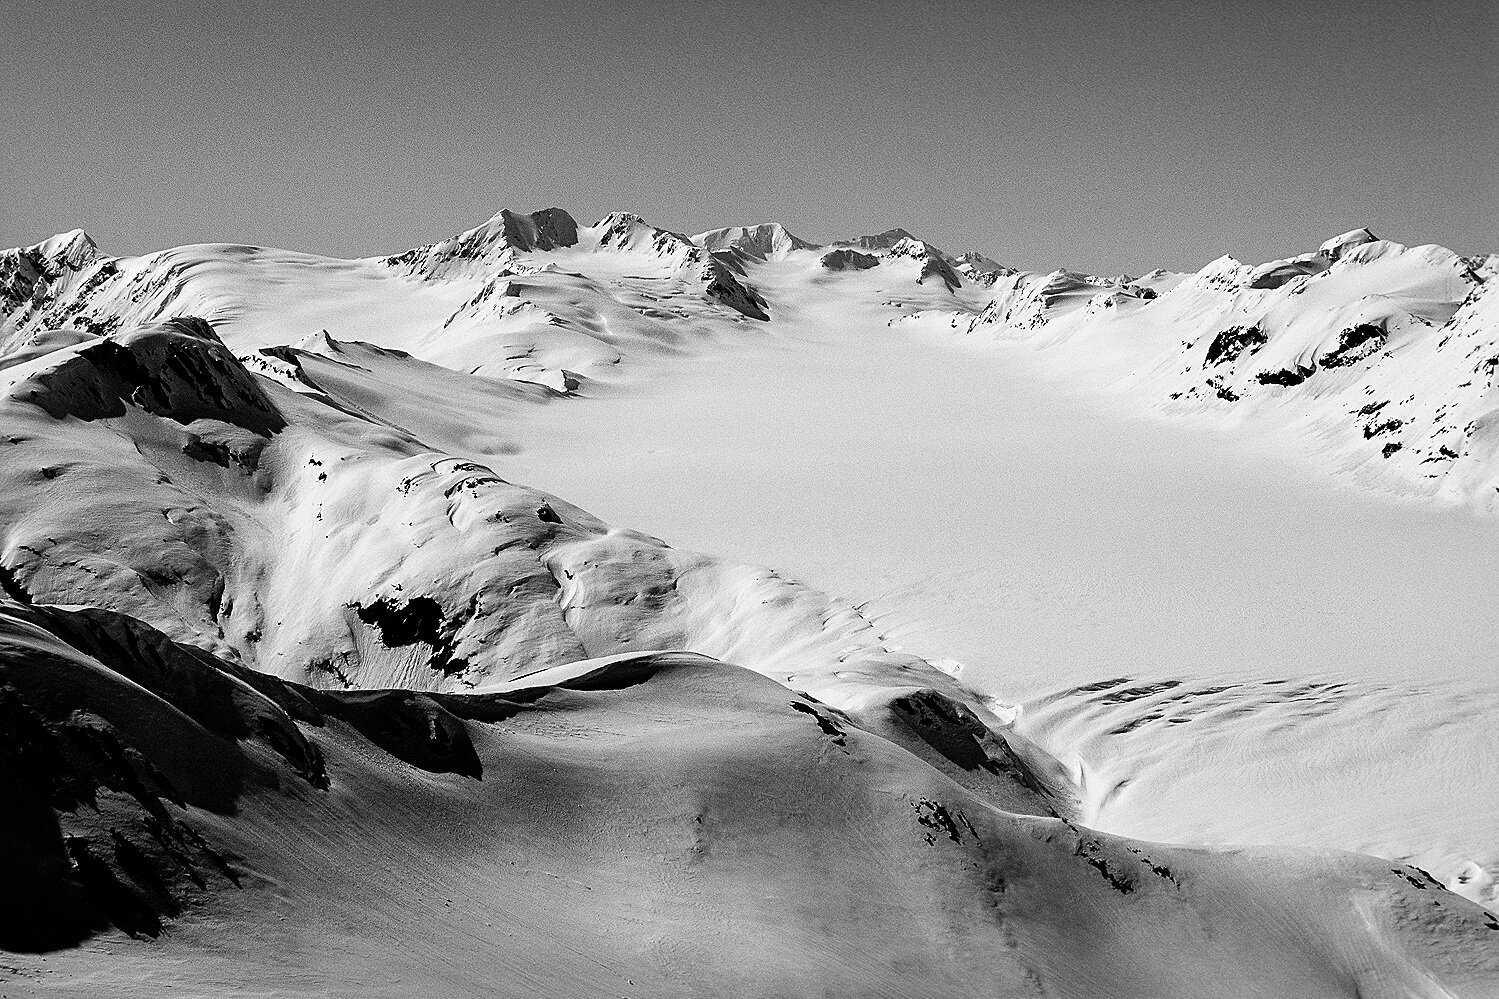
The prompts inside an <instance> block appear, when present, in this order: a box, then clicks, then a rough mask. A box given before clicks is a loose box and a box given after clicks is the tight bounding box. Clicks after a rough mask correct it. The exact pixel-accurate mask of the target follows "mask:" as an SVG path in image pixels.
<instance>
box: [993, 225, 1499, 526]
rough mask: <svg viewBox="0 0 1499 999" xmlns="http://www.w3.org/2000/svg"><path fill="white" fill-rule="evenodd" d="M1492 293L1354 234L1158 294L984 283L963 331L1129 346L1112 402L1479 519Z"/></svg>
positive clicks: (1071, 279) (1495, 341)
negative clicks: (1153, 407) (1283, 441)
mask: <svg viewBox="0 0 1499 999" xmlns="http://www.w3.org/2000/svg"><path fill="white" fill-rule="evenodd" d="M1493 288H1494V285H1493V281H1492V278H1491V277H1489V276H1486V274H1485V273H1484V272H1483V270H1482V267H1481V261H1479V260H1476V259H1475V260H1469V259H1465V258H1462V257H1459V256H1458V255H1457V254H1455V253H1452V252H1451V251H1450V250H1446V249H1443V248H1441V247H1437V246H1418V247H1406V246H1401V245H1399V244H1397V243H1391V242H1388V241H1385V240H1378V239H1375V238H1373V236H1372V235H1371V234H1370V233H1369V232H1368V230H1364V229H1360V230H1355V231H1354V232H1352V233H1348V234H1345V235H1344V236H1340V237H1337V238H1336V239H1334V240H1329V241H1328V242H1327V243H1326V244H1324V245H1323V247H1322V249H1320V250H1318V251H1317V252H1315V253H1312V254H1304V255H1302V256H1299V257H1293V258H1289V259H1287V260H1281V261H1272V262H1271V263H1269V264H1265V265H1263V266H1260V267H1249V266H1247V265H1244V264H1241V263H1239V262H1238V261H1236V260H1233V259H1232V258H1227V257H1225V258H1223V259H1221V260H1217V261H1214V262H1213V263H1211V264H1209V265H1208V266H1207V267H1205V268H1203V269H1202V270H1201V271H1199V272H1197V273H1196V274H1194V275H1192V276H1190V277H1188V278H1187V279H1186V280H1183V281H1181V282H1179V283H1176V284H1175V285H1174V286H1172V287H1169V288H1162V289H1161V291H1160V294H1159V295H1157V294H1156V292H1155V290H1154V289H1152V288H1148V287H1143V285H1142V284H1125V285H1117V286H1113V287H1110V286H1108V285H1105V284H1101V283H1100V279H1096V278H1082V277H1080V276H1076V275H1070V274H1067V273H1065V272H1056V273H1053V274H1051V275H1048V276H1046V277H1044V278H1041V277H1037V276H1031V275H1018V276H1016V277H1015V278H1013V279H1007V280H1002V281H1000V282H997V283H996V284H995V286H994V290H995V292H996V295H995V298H994V301H993V302H992V303H991V304H990V305H989V306H988V307H987V308H986V309H985V311H984V314H983V315H982V316H981V317H979V319H978V320H976V321H975V322H974V323H973V324H972V329H973V331H974V332H986V331H988V332H994V333H998V334H1000V335H1003V336H1010V337H1015V336H1019V337H1023V338H1026V339H1030V340H1033V341H1035V342H1038V343H1044V344H1051V345H1061V344H1064V343H1065V344H1070V345H1071V348H1070V349H1072V350H1083V349H1086V347H1085V345H1088V344H1094V345H1096V344H1100V343H1104V342H1107V343H1109V344H1113V345H1118V344H1121V343H1129V344H1133V345H1134V349H1135V353H1134V354H1133V365H1132V367H1133V368H1134V370H1133V371H1132V372H1130V373H1129V374H1128V375H1127V377H1124V378H1123V379H1122V380H1121V381H1120V382H1119V386H1120V388H1121V390H1123V391H1128V392H1131V393H1141V394H1145V395H1147V396H1148V397H1150V398H1152V399H1154V400H1155V401H1156V402H1157V403H1158V404H1159V405H1161V406H1162V408H1165V409H1167V410H1168V411H1172V412H1182V413H1193V414H1211V415H1215V416H1220V417H1230V418H1233V419H1235V420H1242V419H1255V420H1261V421H1264V422H1266V423H1267V424H1270V425H1288V426H1291V427H1293V428H1295V429H1297V430H1298V432H1301V433H1303V434H1305V435H1306V436H1307V437H1308V438H1309V439H1311V440H1314V441H1315V442H1316V443H1315V444H1314V445H1313V447H1315V448H1316V449H1318V450H1321V451H1325V452H1326V453H1327V454H1328V457H1329V460H1330V461H1331V462H1333V463H1335V464H1337V465H1341V466H1347V467H1349V468H1351V469H1352V470H1353V471H1355V472H1356V473H1357V474H1358V476H1359V477H1360V478H1361V479H1362V480H1363V481H1366V482H1369V483H1371V484H1374V485H1377V486H1379V487H1381V488H1384V489H1389V490H1393V491H1397V492H1400V493H1403V494H1409V495H1425V496H1434V497H1437V498H1440V499H1442V500H1446V501H1452V502H1467V503H1472V504H1474V505H1475V506H1477V507H1479V508H1480V509H1485V510H1488V509H1493V508H1495V505H1496V500H1499V489H1496V485H1499V481H1496V478H1495V469H1494V456H1495V448H1496V440H1495V438H1494V434H1493V432H1492V431H1491V424H1492V423H1493V417H1492V415H1491V414H1492V413H1493V412H1494V409H1495V400H1494V399H1493V398H1492V389H1493V386H1494V378H1495V370H1496V364H1499V362H1496V361H1495V360H1494V358H1495V357H1496V356H1499V336H1496V330H1499V327H1496V323H1495V318H1496V315H1499V313H1496V312H1495V308H1496V306H1495V298H1494V294H1493ZM1172 340H1175V342H1174V343H1172V342H1171V341H1172ZM1167 344H1169V346H1168V345H1167ZM1153 345H1154V346H1153ZM1112 349H1113V348H1111V350H1112ZM1152 349H1154V351H1155V353H1154V354H1152Z"/></svg>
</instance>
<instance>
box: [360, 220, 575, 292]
mask: <svg viewBox="0 0 1499 999" xmlns="http://www.w3.org/2000/svg"><path fill="white" fill-rule="evenodd" d="M577 242H578V224H577V222H575V221H574V220H573V217H572V216H571V215H569V214H568V213H567V212H565V211H563V210H562V209H560V208H547V209H543V210H542V211H539V212H532V213H531V214H529V215H521V214H517V213H515V212H511V211H508V210H504V209H502V210H501V211H500V212H499V213H498V214H496V215H495V216H494V217H493V218H491V219H490V220H489V221H488V222H485V223H484V224H483V225H481V226H476V227H475V228H473V229H470V230H468V231H467V232H464V233H460V234H459V235H457V236H453V237H451V238H449V239H444V240H441V241H440V242H436V243H431V244H429V245H427V246H419V247H417V248H416V249H414V250H407V251H406V252H405V253H402V254H398V255H396V256H393V257H387V258H385V263H387V264H388V265H390V266H391V267H398V268H401V269H402V270H405V271H406V272H407V273H409V274H412V275H413V276H417V277H423V278H436V279H441V278H453V277H459V276H472V275H474V274H476V273H479V272H480V271H481V270H488V271H490V272H493V271H495V270H498V269H505V268H508V267H509V266H510V265H511V264H513V262H514V255H515V254H516V253H529V252H533V251H542V252H545V251H548V250H556V249H560V248H563V247H568V246H573V245H575V244H576V243H577Z"/></svg>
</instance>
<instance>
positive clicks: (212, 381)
mask: <svg viewBox="0 0 1499 999" xmlns="http://www.w3.org/2000/svg"><path fill="white" fill-rule="evenodd" d="M7 373H8V374H9V375H11V377H12V378H13V379H16V381H15V382H13V383H12V386H11V388H10V392H9V394H10V395H11V396H12V397H14V398H17V399H23V400H25V401H28V402H31V403H33V404H34V405H37V406H40V407H41V408H43V409H45V410H46V411H47V412H49V413H50V414H52V415H53V416H54V417H56V418H58V419H62V418H63V417H65V416H72V417H75V418H77V419H80V420H98V419H104V418H106V417H118V416H123V415H124V414H125V407H126V405H127V404H129V405H133V406H138V407H140V408H141V409H144V410H145V411H147V412H149V413H155V414H157V415H159V416H166V417H170V418H171V419H173V420H176V421H177V422H179V423H183V424H186V423H191V422H193V421H194V420H200V419H215V420H221V421H223V422H225V423H230V424H233V425H235V426H239V427H243V428H245V429H247V430H250V431H252V432H254V433H258V434H270V433H274V432H276V431H278V430H280V429H281V428H282V427H284V426H285V425H286V421H285V420H284V419H283V418H282V416H281V414H280V413H279V412H278V411H277V410H276V407H275V406H274V405H273V404H272V403H271V401H270V399H269V398H267V397H266V394H265V391H264V390H263V389H262V388H261V386H260V385H259V384H258V383H257V382H256V381H255V379H254V377H253V376H251V375H250V373H249V372H247V371H246V370H245V369H244V367H243V366H242V365H241V364H240V363H239V361H238V360H237V359H236V358H235V357H234V355H233V354H232V353H230V351H229V349H228V348H227V347H225V346H224V344H223V342H222V341H221V340H220V339H219V338H218V336H217V335H215V333H214V331H213V328H212V327H210V326H209V325H208V324H207V323H205V322H204V321H203V320H201V319H197V318H194V317H182V318H178V319H173V320H171V321H169V322H166V323H163V324H161V325H159V326H151V327H146V328H144V329H138V330H132V331H130V332H128V333H124V334H117V335H111V336H108V337H100V338H92V339H89V340H85V341H83V342H81V343H79V344H78V345H77V346H74V347H72V348H69V349H67V350H64V351H59V352H54V353H53V354H48V355H45V356H44V357H43V358H41V359H39V360H37V361H33V362H31V363H30V364H23V365H20V366H17V367H15V368H12V369H10V371H9V372H7Z"/></svg>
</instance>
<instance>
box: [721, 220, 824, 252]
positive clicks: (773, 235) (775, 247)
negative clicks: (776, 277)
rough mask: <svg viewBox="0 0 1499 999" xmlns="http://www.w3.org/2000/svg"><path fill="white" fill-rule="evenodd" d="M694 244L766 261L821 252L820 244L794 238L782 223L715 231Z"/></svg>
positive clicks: (733, 227)
mask: <svg viewBox="0 0 1499 999" xmlns="http://www.w3.org/2000/svg"><path fill="white" fill-rule="evenodd" d="M692 241H693V242H694V243H696V244H697V245H699V246H702V247H706V248H707V249H709V250H713V251H721V250H739V251H741V252H743V253H746V254H749V255H750V256H754V257H760V258H762V259H763V258H768V257H784V256H785V255H786V254H788V253H791V252H794V251H796V250H818V249H821V247H820V246H819V245H818V244H816V243H813V242H810V241H808V240H805V239H802V238H801V237H800V236H796V235H793V234H792V233H791V232H790V231H789V230H788V229H787V228H786V227H785V226H784V225H782V224H781V223H779V222H759V223H756V224H753V225H736V226H727V227H725V228H722V229H712V230H709V231H708V232H704V233H699V234H698V235H696V236H693V237H692Z"/></svg>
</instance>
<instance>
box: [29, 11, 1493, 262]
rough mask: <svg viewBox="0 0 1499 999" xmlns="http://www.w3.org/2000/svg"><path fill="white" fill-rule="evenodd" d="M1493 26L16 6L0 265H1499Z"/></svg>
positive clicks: (1258, 16)
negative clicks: (516, 216)
mask: <svg viewBox="0 0 1499 999" xmlns="http://www.w3.org/2000/svg"><path fill="white" fill-rule="evenodd" d="M1496 53H1499V7H1496V6H1495V5H1493V4H1490V3H1486V2H1474V0H1462V2H1460V3H1446V2H1421V3H1410V2H1405V3H1367V4H1352V3H1341V2H1336V0H1320V2H1316V3H1312V2H1297V3H1285V4H1282V3H1273V2H1249V0H1244V2H1240V3H1236V4H1228V3H1196V4H1174V5H1165V4H1161V5H1146V4H1133V5H1132V4H1127V3H1076V4H1069V3H1059V2H1051V3H1034V4H1031V3H1025V4H998V3H996V4H992V5H985V4H981V3H948V2H942V0H930V2H928V0H923V2H909V0H902V2H899V3H888V4H879V3H858V4H838V3H821V4H816V3H805V2H803V3H777V2H771V3H744V2H740V3H723V4H720V3H715V2H711V0H701V2H696V3H669V4H668V3H661V4H646V3H627V2H619V3H565V2H540V0H537V2H533V3H528V4H526V5H519V6H511V5H507V4H502V3H496V4H472V5H458V4H447V5H442V4H434V3H414V2H410V0H407V2H401V3H396V2H387V3H362V2H354V0H350V2H344V3H338V4H332V3H329V4H313V5H309V6H308V7H305V8H302V9H293V8H292V5H284V6H283V5H269V4H259V3H245V4H235V5H232V6H231V5H221V4H216V3H213V2H207V0H203V2H198V3H194V4H191V5H187V4H175V3H155V4H150V5H142V4H135V3H132V2H129V0H123V2H114V3H110V4H107V5H100V6H99V7H97V8H88V9H86V8H84V7H82V6H81V5H74V4H70V3H45V4H42V3H36V4H8V5H6V6H5V8H4V14H3V18H0V182H3V184H4V191H5V194H4V197H3V198H0V246H13V245H18V244H24V243H31V242H36V241H37V240H40V239H42V238H44V237H45V236H47V235H50V234H51V233H53V232H55V231H58V230H64V229H70V228H73V227H75V226H81V227H82V228H85V229H87V230H88V231H89V232H90V233H91V234H93V236H94V237H95V239H97V240H98V241H99V242H100V243H101V245H102V246H103V247H104V248H105V249H106V250H108V251H111V252H115V253H137V252H143V251H147V250H151V249H159V248H162V247H166V246H173V245H177V244H180V243H185V242H199V241H219V240H224V241H235V242H248V243H260V244H268V245H274V246H284V247H290V248H294V249H304V250H311V251H315V252H321V253H329V254H334V255H340V256H358V255H366V254H372V253H377V252H387V251H395V250H400V249H404V248H406V247H409V246H413V245H417V244H419V243H423V242H427V241H430V240H432V239H435V238H440V237H442V236H445V235H450V234H452V233H453V232H457V231H460V230H462V229H466V228H468V227H470V226H472V225H475V224H477V223H479V222H481V221H482V220H483V219H485V218H487V217H488V216H489V215H491V214H493V213H494V212H495V211H497V210H498V209H499V208H502V207H507V208H512V209H517V210H533V209H536V208H542V207H547V206H550V205H558V206H560V207H563V208H566V209H567V210H569V211H570V212H572V213H573V214H574V215H576V216H578V218H579V220H580V221H582V222H584V223H587V222H591V221H594V220H595V219H597V218H598V217H600V216H602V215H603V214H605V213H607V212H609V211H613V210H616V209H620V210H629V211H635V212H638V213H640V214H641V215H643V216H645V217H646V218H647V219H648V220H650V221H652V222H654V223H655V224H657V225H661V226H665V227H668V228H673V229H680V230H685V231H689V232H696V231H700V230H702V229H707V228H711V227H715V226H719V225H730V224H739V223H747V222H760V221H782V222H785V223H786V224H787V226H788V227H789V228H790V229H792V231H793V232H796V233H797V234H799V235H802V236H804V237H806V238H809V239H813V240H817V241H827V240H831V239H835V238H839V237H843V236H851V235H856V234H859V233H863V232H869V231H877V230H881V229H886V228H890V227H892V226H903V227H904V228H907V229H910V230H911V231H913V232H916V233H917V234H919V235H922V236H925V237H926V238H928V239H930V240H932V241H933V242H935V243H936V244H937V245H939V246H942V247H944V248H945V249H948V250H951V251H954V252H958V251H961V250H965V249H979V250H982V251H983V252H985V253H988V254H989V255H991V256H993V257H996V258H997V259H999V260H1001V261H1004V262H1007V263H1012V264H1015V265H1018V266H1025V267H1049V266H1052V265H1063V264H1065V265H1069V266H1075V267H1079V268H1082V269H1093V270H1097V271H1104V272H1114V271H1120V270H1130V271H1136V272H1138V271H1141V270H1145V269H1148V268H1150V267H1152V266H1156V265H1158V264H1159V265H1163V266H1168V267H1175V268H1195V267H1197V266H1199V265H1201V264H1203V263H1205V262H1207V261H1208V260H1209V259H1211V258H1212V257H1215V256H1217V255H1219V254H1220V253H1224V252H1230V253H1233V254H1234V255H1235V256H1238V257H1241V258H1243V259H1247V260H1251V261H1259V260H1264V259H1269V258H1271V257H1277V256H1283V255H1285V254H1287V253H1292V252H1299V251H1301V250H1304V249H1308V248H1311V247H1314V246H1315V244H1316V243H1317V242H1319V241H1320V240H1321V239H1323V238H1325V237H1327V236H1330V235H1335V234H1337V233H1339V232H1342V231H1343V230H1346V229H1350V228H1353V227H1356V226H1359V225H1365V224H1367V225H1370V226H1371V227H1372V228H1373V229H1374V230H1375V232H1377V233H1379V234H1380V235H1383V236H1388V237H1389V238H1391V239H1396V240H1399V241H1401V242H1408V243H1424V242H1438V243H1443V244H1445V245H1448V246H1451V247H1452V248H1453V249H1456V250H1458V251H1459V252H1477V251H1490V250H1499V169H1496V163H1499V113H1496V110H1499V101H1496V96H1499V68H1496V67H1499V55H1496Z"/></svg>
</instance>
